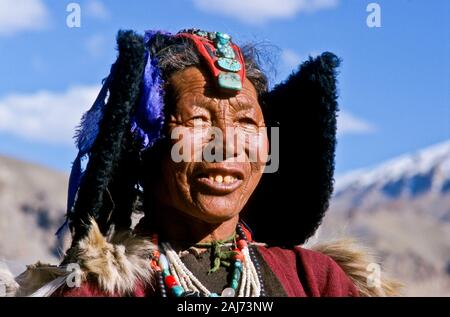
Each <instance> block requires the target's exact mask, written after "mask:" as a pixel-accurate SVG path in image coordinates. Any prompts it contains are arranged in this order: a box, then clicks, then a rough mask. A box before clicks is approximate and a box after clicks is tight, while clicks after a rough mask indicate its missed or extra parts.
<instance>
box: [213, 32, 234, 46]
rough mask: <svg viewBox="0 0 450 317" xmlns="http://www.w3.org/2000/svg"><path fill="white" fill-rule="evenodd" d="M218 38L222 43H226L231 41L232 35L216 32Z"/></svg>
mask: <svg viewBox="0 0 450 317" xmlns="http://www.w3.org/2000/svg"><path fill="white" fill-rule="evenodd" d="M216 39H217V40H218V41H219V43H220V44H222V45H225V44H227V43H229V42H230V40H231V36H229V35H228V34H227V33H222V32H216Z"/></svg>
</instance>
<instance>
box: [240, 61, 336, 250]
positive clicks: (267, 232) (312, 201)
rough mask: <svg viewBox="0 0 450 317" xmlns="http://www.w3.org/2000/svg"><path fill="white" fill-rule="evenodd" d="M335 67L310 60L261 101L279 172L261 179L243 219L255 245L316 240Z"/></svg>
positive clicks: (329, 160)
mask: <svg viewBox="0 0 450 317" xmlns="http://www.w3.org/2000/svg"><path fill="white" fill-rule="evenodd" d="M339 65H340V59H339V58H338V57H336V56H335V55H334V54H332V53H329V52H326V53H323V54H322V55H320V56H318V57H316V58H311V57H310V58H309V60H308V61H306V62H304V63H303V64H302V65H301V66H300V67H299V69H298V70H297V71H296V72H294V73H293V74H291V75H290V76H289V78H288V79H287V80H286V81H284V82H282V83H281V84H279V85H277V86H275V87H274V89H273V90H272V91H270V92H269V93H267V94H266V95H265V96H262V98H261V99H262V100H261V102H262V104H263V111H264V112H265V113H264V115H265V117H266V119H267V120H266V121H267V122H268V125H273V124H277V125H279V127H280V145H279V149H280V153H279V154H278V155H279V159H280V167H281V166H282V167H281V169H282V171H280V169H279V170H278V171H277V172H276V173H272V174H265V175H264V176H263V178H262V180H261V183H260V184H259V186H258V188H257V189H256V191H255V193H254V195H253V197H252V199H251V201H250V202H249V204H248V205H247V208H246V212H245V213H244V216H245V219H246V221H247V222H248V223H250V225H251V226H252V229H253V230H254V232H255V237H256V239H258V240H261V241H265V242H268V243H272V244H277V245H286V246H287V245H297V244H301V243H303V242H305V241H306V240H307V239H308V238H309V237H310V236H312V235H313V234H314V232H315V230H316V229H317V227H318V226H319V224H320V222H321V220H322V218H323V215H324V213H325V211H326V210H327V209H328V204H329V199H330V197H331V194H332V191H333V173H334V156H335V147H336V114H337V111H338V104H337V89H336V82H337V81H336V76H337V71H336V69H337V67H338V66H339ZM271 142H273V141H271ZM272 148H273V146H272ZM272 155H274V153H272Z"/></svg>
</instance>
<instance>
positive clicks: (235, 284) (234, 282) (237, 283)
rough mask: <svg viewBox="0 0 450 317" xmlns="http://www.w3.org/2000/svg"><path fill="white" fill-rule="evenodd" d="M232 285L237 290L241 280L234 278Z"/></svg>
mask: <svg viewBox="0 0 450 317" xmlns="http://www.w3.org/2000/svg"><path fill="white" fill-rule="evenodd" d="M230 286H231V288H232V289H235V290H236V289H237V288H238V286H239V282H238V281H236V280H232V281H231V285H230Z"/></svg>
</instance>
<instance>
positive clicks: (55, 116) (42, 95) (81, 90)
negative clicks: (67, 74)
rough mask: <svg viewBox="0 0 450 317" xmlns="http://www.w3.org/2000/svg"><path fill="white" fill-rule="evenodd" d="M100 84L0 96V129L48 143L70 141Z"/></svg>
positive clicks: (65, 142) (67, 143)
mask: <svg viewBox="0 0 450 317" xmlns="http://www.w3.org/2000/svg"><path fill="white" fill-rule="evenodd" d="M99 90H100V86H75V87H72V88H69V89H68V90H66V91H65V92H62V93H55V92H50V91H39V92H36V93H32V94H12V95H8V96H6V97H4V98H1V99H0V131H1V132H7V133H11V134H14V135H17V136H20V137H23V138H26V139H29V140H35V141H40V142H45V143H50V144H65V145H72V144H73V142H74V141H73V135H74V131H75V127H76V126H77V125H78V124H79V122H80V119H81V116H82V114H83V113H84V112H85V111H87V110H88V109H89V108H90V107H91V105H92V103H93V102H94V100H95V98H96V97H97V94H98V92H99Z"/></svg>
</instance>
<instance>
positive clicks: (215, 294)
mask: <svg viewBox="0 0 450 317" xmlns="http://www.w3.org/2000/svg"><path fill="white" fill-rule="evenodd" d="M209 297H219V295H218V294H217V293H211V294H209Z"/></svg>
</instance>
